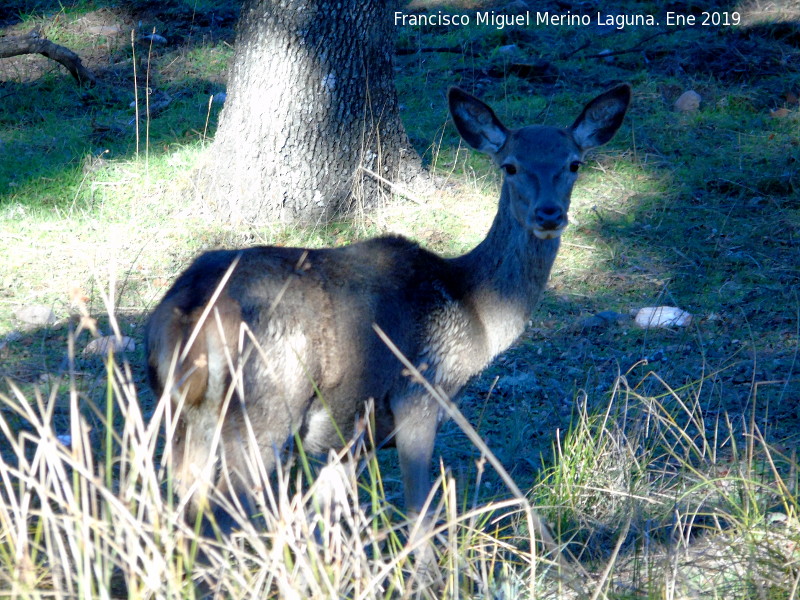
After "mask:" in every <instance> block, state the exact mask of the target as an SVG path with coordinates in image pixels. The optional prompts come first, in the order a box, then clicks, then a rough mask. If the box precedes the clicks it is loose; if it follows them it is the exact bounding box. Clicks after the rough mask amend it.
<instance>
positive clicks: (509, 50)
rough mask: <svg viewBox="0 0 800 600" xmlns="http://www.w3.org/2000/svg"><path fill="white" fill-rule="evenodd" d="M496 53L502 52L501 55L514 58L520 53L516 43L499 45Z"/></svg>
mask: <svg viewBox="0 0 800 600" xmlns="http://www.w3.org/2000/svg"><path fill="white" fill-rule="evenodd" d="M497 53H498V54H502V55H503V56H508V57H509V58H516V57H519V55H520V54H521V52H520V49H519V46H517V45H516V44H506V45H505V46H500V47H499V48H498V49H497Z"/></svg>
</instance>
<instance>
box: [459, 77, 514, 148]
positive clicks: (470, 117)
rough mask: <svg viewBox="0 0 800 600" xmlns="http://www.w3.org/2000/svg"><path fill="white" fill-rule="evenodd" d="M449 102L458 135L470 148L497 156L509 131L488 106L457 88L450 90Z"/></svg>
mask: <svg viewBox="0 0 800 600" xmlns="http://www.w3.org/2000/svg"><path fill="white" fill-rule="evenodd" d="M447 102H448V104H449V105H450V114H451V115H452V117H453V123H455V125H456V129H458V133H459V134H461V137H462V138H463V139H464V141H465V142H467V143H468V144H469V145H470V146H472V147H473V148H475V149H476V150H480V151H481V152H486V153H487V154H495V153H496V152H497V151H498V150H500V148H502V147H503V144H505V143H506V139H507V138H508V129H506V128H505V126H504V125H503V124H502V123H501V122H500V119H498V118H497V117H496V116H495V114H494V112H493V111H492V109H491V108H489V106H488V105H486V104H484V103H483V102H481V101H480V100H478V99H477V98H476V97H475V96H472V95H471V94H468V93H467V92H465V91H464V90H461V89H459V88H457V87H453V88H450V91H449V92H448V93H447Z"/></svg>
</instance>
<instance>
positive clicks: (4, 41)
mask: <svg viewBox="0 0 800 600" xmlns="http://www.w3.org/2000/svg"><path fill="white" fill-rule="evenodd" d="M23 54H41V55H43V56H46V57H47V58H50V59H52V60H55V61H57V62H59V63H61V64H62V65H64V66H65V67H66V68H67V70H68V71H69V72H70V73H71V74H72V76H73V77H74V78H75V80H76V81H77V82H78V85H84V84H86V85H94V84H95V83H97V80H96V79H95V76H94V74H93V73H92V72H91V71H90V70H89V69H87V68H86V67H84V66H83V63H82V62H81V57H80V56H78V55H77V54H75V53H74V52H73V51H72V50H70V49H69V48H65V47H64V46H59V45H58V44H54V43H53V42H51V41H50V40H48V39H47V38H46V37H44V36H43V35H42V34H41V32H39V31H38V30H37V29H34V30H32V31H31V32H29V33H26V34H25V35H8V36H5V37H2V38H0V58H10V57H12V56H20V55H23Z"/></svg>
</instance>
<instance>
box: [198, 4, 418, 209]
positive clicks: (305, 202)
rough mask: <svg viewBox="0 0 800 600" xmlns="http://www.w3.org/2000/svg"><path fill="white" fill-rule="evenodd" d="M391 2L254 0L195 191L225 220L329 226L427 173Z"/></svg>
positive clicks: (245, 10)
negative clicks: (406, 93)
mask: <svg viewBox="0 0 800 600" xmlns="http://www.w3.org/2000/svg"><path fill="white" fill-rule="evenodd" d="M392 4H393V3H392V2H387V1H386V0H364V1H362V0H246V2H245V5H244V7H243V9H242V13H241V17H240V21H239V27H238V31H237V41H236V50H235V54H234V60H233V65H232V67H231V71H230V75H229V79H228V93H227V100H226V103H225V107H224V109H223V111H222V115H221V117H220V124H219V128H218V130H217V134H216V137H215V140H214V143H213V146H212V148H211V153H210V163H209V164H207V165H206V166H205V169H204V173H203V175H202V176H201V178H200V182H199V183H200V191H201V193H202V194H203V199H204V200H205V201H206V202H207V203H208V204H209V205H210V206H212V207H213V209H214V210H215V211H216V212H217V214H218V215H220V216H221V217H222V218H224V219H227V220H231V221H233V222H241V221H248V222H265V221H281V222H305V223H308V222H313V223H316V222H321V221H322V222H324V221H326V220H329V219H330V218H331V217H332V216H334V215H336V214H342V213H348V212H351V211H352V210H353V209H354V208H356V207H362V206H363V207H370V206H372V205H374V204H375V203H376V201H377V200H379V198H380V195H381V191H382V190H383V189H384V188H383V187H382V186H383V185H384V184H382V183H380V178H381V177H382V178H384V179H386V180H390V181H397V180H398V178H399V177H400V176H401V175H402V174H403V172H405V171H414V170H418V169H419V159H418V157H417V155H416V153H415V152H414V150H413V149H412V148H411V145H410V143H409V141H408V138H407V136H406V132H405V129H404V127H403V125H402V122H401V121H400V114H399V107H398V103H397V93H396V90H395V87H394V71H393V66H392V55H393V52H394V35H393V29H394V27H393V23H392V8H393V7H392ZM369 172H372V173H374V174H377V175H379V176H380V177H374V176H373V175H370V174H369ZM401 179H402V178H401Z"/></svg>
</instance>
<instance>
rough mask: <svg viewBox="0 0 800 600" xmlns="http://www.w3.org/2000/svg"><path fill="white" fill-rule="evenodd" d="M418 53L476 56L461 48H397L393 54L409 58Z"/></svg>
mask: <svg viewBox="0 0 800 600" xmlns="http://www.w3.org/2000/svg"><path fill="white" fill-rule="evenodd" d="M420 52H447V53H450V54H463V55H464V56H473V57H476V56H478V54H477V53H475V52H470V51H469V50H464V49H463V48H448V47H440V48H430V47H425V48H397V49H395V51H394V53H395V54H396V55H397V56H409V55H412V54H419V53H420Z"/></svg>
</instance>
